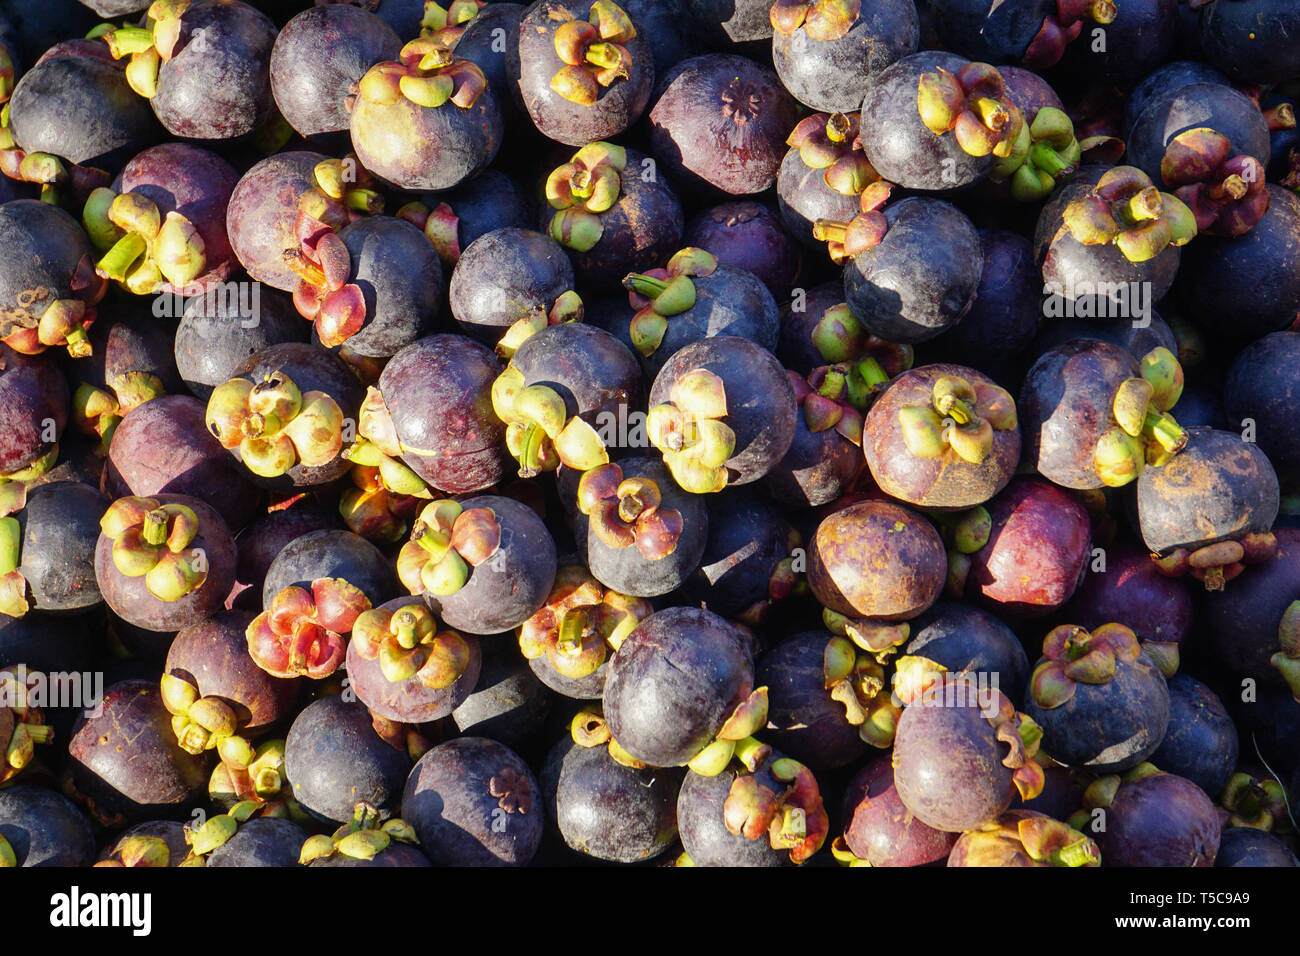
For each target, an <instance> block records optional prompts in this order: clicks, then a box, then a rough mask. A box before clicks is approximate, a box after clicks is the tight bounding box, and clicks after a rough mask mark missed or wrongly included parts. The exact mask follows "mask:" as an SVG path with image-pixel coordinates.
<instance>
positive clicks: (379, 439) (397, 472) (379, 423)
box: [342, 386, 433, 498]
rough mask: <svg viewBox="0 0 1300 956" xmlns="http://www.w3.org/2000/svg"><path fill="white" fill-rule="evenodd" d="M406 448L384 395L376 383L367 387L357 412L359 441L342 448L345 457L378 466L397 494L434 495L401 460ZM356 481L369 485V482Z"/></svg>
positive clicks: (362, 486) (386, 487)
mask: <svg viewBox="0 0 1300 956" xmlns="http://www.w3.org/2000/svg"><path fill="white" fill-rule="evenodd" d="M403 450H404V449H403V448H402V444H401V442H400V441H398V439H397V429H396V428H394V427H393V418H392V416H391V415H390V414H389V413H388V406H387V405H385V404H384V396H383V395H382V394H380V392H379V389H377V388H375V387H374V386H370V387H368V388H367V389H366V397H365V399H364V400H363V401H362V402H361V409H360V411H359V412H358V414H357V437H356V440H355V441H354V442H353V443H352V444H351V445H349V446H348V447H347V448H345V449H343V452H342V455H343V457H344V458H346V459H347V460H348V461H350V462H352V463H353V464H355V465H361V466H363V467H366V468H374V469H377V472H378V475H379V479H380V481H381V482H382V484H383V487H384V488H385V489H387V490H388V491H389V492H391V493H392V494H394V495H398V496H409V497H413V498H432V497H433V495H432V494H431V493H430V491H429V486H428V485H426V484H425V483H424V479H422V478H421V477H420V476H419V475H417V474H416V473H415V472H414V471H412V470H411V468H410V466H408V465H407V464H406V463H405V462H404V461H402V460H401V455H402V452H403ZM357 484H358V487H359V488H363V489H364V488H366V487H369V484H368V483H363V482H358V483H357Z"/></svg>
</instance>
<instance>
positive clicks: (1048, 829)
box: [961, 811, 1101, 868]
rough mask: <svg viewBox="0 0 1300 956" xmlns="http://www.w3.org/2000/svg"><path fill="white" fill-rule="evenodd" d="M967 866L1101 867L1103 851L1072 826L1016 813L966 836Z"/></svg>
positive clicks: (963, 851)
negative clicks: (1016, 864)
mask: <svg viewBox="0 0 1300 956" xmlns="http://www.w3.org/2000/svg"><path fill="white" fill-rule="evenodd" d="M961 839H962V859H963V860H964V861H965V863H966V865H967V866H1006V865H1009V864H1010V861H1012V860H1015V861H1018V862H1019V863H1020V864H1021V865H1027V866H1060V867H1072V868H1073V867H1081V866H1100V865H1101V850H1100V849H1099V848H1098V846H1097V844H1096V843H1095V842H1093V840H1091V839H1090V838H1089V837H1086V836H1084V835H1083V834H1082V833H1080V832H1079V831H1078V830H1075V829H1073V828H1071V827H1070V826H1069V825H1068V824H1065V823H1061V822H1060V821H1059V820H1053V819H1052V818H1051V817H1048V816H1045V815H1043V814H1038V813H1030V812H1028V811H1015V812H1012V813H1008V814H1005V815H1003V816H1002V817H999V818H998V819H997V820H995V821H993V822H991V823H986V824H985V825H984V826H982V827H980V828H979V829H977V830H970V831H968V832H967V833H965V834H963V835H962V838H961Z"/></svg>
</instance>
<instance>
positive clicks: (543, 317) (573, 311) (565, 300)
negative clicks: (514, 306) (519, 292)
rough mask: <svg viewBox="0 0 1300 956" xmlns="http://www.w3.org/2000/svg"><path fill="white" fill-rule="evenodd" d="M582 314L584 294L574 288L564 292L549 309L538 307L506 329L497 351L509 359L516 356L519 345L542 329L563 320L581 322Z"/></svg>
mask: <svg viewBox="0 0 1300 956" xmlns="http://www.w3.org/2000/svg"><path fill="white" fill-rule="evenodd" d="M582 316H583V305H582V296H580V295H578V293H576V292H574V291H573V290H572V289H570V290H569V291H568V292H563V293H561V294H560V297H559V298H558V299H556V300H555V303H554V304H553V305H552V306H551V308H550V309H549V310H548V311H545V312H543V311H542V310H541V309H538V310H536V311H534V312H532V313H530V314H528V315H526V316H524V317H523V318H522V319H519V320H518V321H516V322H515V323H514V324H513V325H511V326H510V328H508V329H506V334H505V335H503V336H501V341H499V342H498V343H497V345H496V353H497V355H499V356H501V357H502V358H503V359H506V360H507V361H508V360H510V359H512V358H514V355H515V352H517V351H519V346H521V345H523V344H524V343H525V342H527V341H528V339H530V338H531V337H532V336H534V335H536V334H537V333H538V332H540V331H542V329H544V328H547V327H548V326H552V325H559V324H560V323H561V322H581V321H582Z"/></svg>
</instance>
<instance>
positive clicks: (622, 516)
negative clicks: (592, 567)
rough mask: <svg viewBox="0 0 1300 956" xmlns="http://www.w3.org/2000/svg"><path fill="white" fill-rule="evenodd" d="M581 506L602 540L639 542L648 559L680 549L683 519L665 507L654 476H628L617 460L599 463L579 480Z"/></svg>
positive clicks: (619, 544) (618, 544) (617, 544)
mask: <svg viewBox="0 0 1300 956" xmlns="http://www.w3.org/2000/svg"><path fill="white" fill-rule="evenodd" d="M577 497H578V510H579V511H581V512H582V513H583V514H584V515H586V516H587V517H588V518H589V519H590V522H591V530H592V531H593V532H595V534H596V537H597V538H599V539H600V541H601V543H603V544H605V545H606V546H608V547H611V548H628V547H631V546H632V545H636V549H637V551H639V552H640V553H641V556H642V557H643V558H645V559H646V560H647V561H658V560H660V559H661V558H665V557H667V556H668V555H670V554H672V553H673V552H674V551H675V550H677V541H678V539H679V538H680V537H681V534H682V528H683V519H682V514H681V512H680V511H677V510H675V509H672V508H664V507H663V494H662V493H661V492H660V490H659V485H658V484H657V483H656V482H655V481H654V480H653V479H650V478H624V477H623V469H622V468H620V467H619V466H618V465H617V464H614V463H612V462H611V463H609V464H604V465H599V466H597V467H595V468H592V469H591V470H589V471H587V472H584V473H583V475H582V478H581V479H580V480H579V481H578V495H577Z"/></svg>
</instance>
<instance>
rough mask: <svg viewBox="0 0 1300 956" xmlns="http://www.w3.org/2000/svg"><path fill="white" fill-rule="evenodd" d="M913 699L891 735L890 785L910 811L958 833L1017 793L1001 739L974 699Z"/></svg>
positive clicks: (1003, 806) (996, 812) (992, 814)
mask: <svg viewBox="0 0 1300 956" xmlns="http://www.w3.org/2000/svg"><path fill="white" fill-rule="evenodd" d="M964 696H965V695H958V698H959V699H957V700H956V701H955V704H956V705H955V706H949V705H948V704H947V703H944V702H943V701H942V700H936V701H935V702H933V703H927V702H924V701H917V702H915V703H913V704H911V705H909V706H908V707H906V708H904V709H903V714H902V716H901V717H900V718H899V719H898V731H897V733H896V734H895V736H894V756H893V766H894V787H895V788H896V789H897V791H898V797H899V799H900V800H901V801H902V802H903V805H904V806H906V807H907V808H908V809H909V810H910V811H912V814H913V815H914V816H915V817H916V818H917V819H918V820H920V821H921V822H922V823H924V824H926V825H927V826H930V827H933V828H934V829H936V830H945V831H948V832H950V833H956V832H959V831H962V830H970V829H972V828H974V827H977V826H979V825H980V824H982V823H987V822H988V821H990V820H993V819H995V818H996V817H998V816H999V815H1000V814H1001V813H1002V811H1004V810H1005V809H1006V808H1007V807H1009V806H1010V805H1011V800H1012V798H1013V797H1014V796H1015V794H1016V788H1015V785H1014V784H1013V782H1012V779H1011V774H1012V771H1011V770H1010V769H1009V768H1007V767H1005V766H1003V764H1002V762H1001V761H1002V756H1003V754H1004V752H1005V751H1006V745H1005V744H1003V743H1001V742H1000V741H999V740H998V739H997V737H996V736H995V734H994V730H993V727H992V725H991V724H989V722H988V720H987V719H986V718H985V716H984V715H983V713H982V712H981V709H980V707H979V705H978V704H977V702H975V701H970V700H963V699H960V698H961V697H964Z"/></svg>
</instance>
